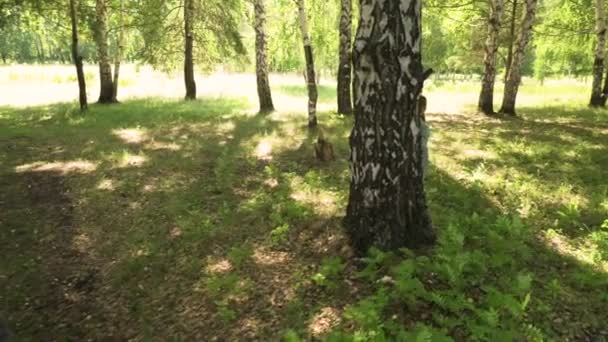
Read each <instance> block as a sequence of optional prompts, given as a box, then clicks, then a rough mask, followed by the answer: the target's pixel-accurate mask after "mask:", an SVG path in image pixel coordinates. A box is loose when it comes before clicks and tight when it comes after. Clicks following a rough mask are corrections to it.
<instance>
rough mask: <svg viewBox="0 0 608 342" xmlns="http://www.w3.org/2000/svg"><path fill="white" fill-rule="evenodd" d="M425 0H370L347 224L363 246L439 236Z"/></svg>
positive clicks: (364, 6) (358, 66)
mask: <svg viewBox="0 0 608 342" xmlns="http://www.w3.org/2000/svg"><path fill="white" fill-rule="evenodd" d="M421 2H422V1H421V0H384V1H378V0H376V1H365V2H362V3H361V7H360V23H359V28H358V30H357V35H356V39H355V47H354V49H353V61H354V71H355V72H354V75H355V79H354V96H355V126H354V128H353V130H352V133H351V136H350V146H351V157H350V170H351V185H350V197H349V200H348V208H347V212H346V218H345V220H344V224H345V228H346V231H347V232H348V234H349V237H350V239H351V243H352V244H353V246H354V248H355V250H356V251H357V252H359V253H365V252H366V251H367V249H368V248H369V247H370V246H372V245H375V246H378V247H380V248H386V249H396V248H399V247H403V246H409V247H416V246H419V245H421V244H425V243H430V242H433V241H434V239H435V234H434V232H433V228H432V224H431V219H430V216H429V214H428V208H427V204H426V195H425V191H424V177H423V172H424V170H423V158H422V156H423V152H422V125H423V121H422V117H421V115H420V112H419V111H418V101H419V98H420V94H421V92H422V88H423V84H424V80H425V79H426V78H427V77H428V76H429V75H430V70H429V71H426V72H423V66H422V61H421V42H420V40H421V38H422V32H421Z"/></svg>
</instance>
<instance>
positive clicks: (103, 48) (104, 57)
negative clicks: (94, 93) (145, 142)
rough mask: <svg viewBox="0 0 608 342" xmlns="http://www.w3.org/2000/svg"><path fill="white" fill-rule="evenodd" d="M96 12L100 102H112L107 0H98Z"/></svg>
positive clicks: (112, 87)
mask: <svg viewBox="0 0 608 342" xmlns="http://www.w3.org/2000/svg"><path fill="white" fill-rule="evenodd" d="M95 14H96V16H97V27H96V31H97V32H96V35H95V36H96V40H97V58H98V59H99V82H100V85H101V88H100V92H99V100H98V102H99V103H112V102H114V101H113V100H112V93H113V92H114V86H113V83H112V65H110V56H109V53H108V13H107V7H106V1H105V0H96V2H95Z"/></svg>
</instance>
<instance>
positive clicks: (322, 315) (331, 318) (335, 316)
mask: <svg viewBox="0 0 608 342" xmlns="http://www.w3.org/2000/svg"><path fill="white" fill-rule="evenodd" d="M340 316H341V313H340V310H338V309H336V308H332V307H324V308H322V309H321V311H320V312H319V313H317V314H316V315H315V316H314V317H313V318H312V320H311V322H310V324H309V325H308V332H309V333H310V334H311V335H312V336H315V337H319V336H321V335H323V334H327V333H329V332H331V331H332V330H333V329H334V328H336V327H337V326H338V325H339V324H340V322H341V318H340Z"/></svg>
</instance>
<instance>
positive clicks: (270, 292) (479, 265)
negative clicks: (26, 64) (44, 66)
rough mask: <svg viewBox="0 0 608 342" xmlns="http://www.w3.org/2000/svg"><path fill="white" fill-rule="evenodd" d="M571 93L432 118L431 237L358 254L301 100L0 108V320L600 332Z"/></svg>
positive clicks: (605, 286) (166, 336)
mask: <svg viewBox="0 0 608 342" xmlns="http://www.w3.org/2000/svg"><path fill="white" fill-rule="evenodd" d="M296 88H298V87H297V86H294V87H293V89H296ZM332 91H333V89H332ZM435 91H437V90H435ZM449 91H451V90H449ZM327 92H329V90H328V91H327ZM321 93H323V91H321ZM299 94H300V91H298V92H297V93H294V96H297V95H299ZM441 95H442V94H441V93H432V94H431V95H430V98H433V96H435V97H436V98H440V96H441ZM528 95H530V97H528V99H530V98H532V96H533V95H535V94H528ZM327 96H329V95H327ZM524 96H526V93H524ZM581 96H582V94H581ZM581 96H579V97H581ZM331 100H332V99H326V101H328V102H329V101H331ZM579 100H580V101H579V102H576V101H575V102H574V103H575V105H571V106H566V105H562V104H561V103H558V104H557V105H555V104H554V105H553V106H551V104H552V102H544V101H548V100H546V98H545V97H543V96H540V97H537V98H536V102H534V101H532V100H530V101H528V102H526V103H525V104H524V106H523V107H522V108H521V109H520V114H521V116H522V119H488V118H484V117H479V116H476V115H473V114H464V113H463V114H461V115H445V114H440V113H432V114H430V115H429V120H430V124H431V127H432V130H433V135H432V140H431V162H432V168H431V170H430V173H429V176H428V180H427V192H428V196H429V203H430V206H431V213H432V215H433V219H434V223H435V226H436V227H437V229H438V231H439V233H440V241H439V244H438V246H437V247H436V248H434V249H433V250H431V251H419V252H417V253H413V252H411V251H403V253H402V254H400V255H396V254H390V253H383V252H380V251H373V252H372V253H371V254H370V256H369V257H368V258H366V259H364V260H357V259H355V258H353V257H352V255H351V253H350V251H349V249H348V247H346V241H345V238H344V236H343V234H342V232H341V228H340V218H341V216H342V215H343V212H344V205H345V199H346V196H347V195H348V193H347V189H348V170H347V161H346V158H347V156H348V145H347V139H346V138H347V136H348V134H349V129H350V127H351V126H352V122H351V119H350V118H343V117H339V116H336V115H334V114H332V113H322V114H321V116H320V121H321V122H322V123H323V125H325V126H326V127H327V130H328V132H329V136H330V137H331V138H332V141H333V142H334V144H335V145H336V150H337V151H336V152H337V155H338V156H339V158H338V160H337V161H335V162H333V163H328V164H318V163H317V162H315V161H314V159H313V153H312V142H313V140H314V139H315V136H314V134H309V133H308V132H307V131H306V129H305V125H306V118H305V115H286V114H281V113H277V114H274V115H272V116H268V117H259V116H251V115H246V114H243V113H246V112H247V110H246V108H247V103H246V101H245V100H241V99H232V98H210V99H203V100H200V101H196V102H189V103H185V102H171V101H163V100H158V99H149V100H137V101H126V102H125V103H123V104H121V105H117V106H92V107H91V110H90V112H89V113H87V114H86V115H85V116H82V115H80V114H79V113H78V112H77V111H76V109H75V108H76V107H75V105H73V104H58V105H52V106H45V107H33V108H22V109H17V108H0V188H1V189H2V191H0V224H1V226H2V229H1V230H0V250H2V253H3V258H2V259H0V287H1V288H3V289H4V291H3V292H2V293H0V316H3V317H5V318H6V319H7V320H8V321H9V325H10V326H11V329H12V330H13V331H14V332H15V334H16V335H17V336H18V337H19V339H23V340H41V339H49V337H51V338H52V339H56V340H65V339H78V340H86V339H118V340H124V339H134V340H172V339H186V340H210V339H213V338H214V337H217V338H218V339H219V340H234V339H246V338H249V339H258V340H269V339H280V338H283V337H284V338H286V339H288V340H297V339H299V338H306V339H308V338H312V337H322V336H325V337H330V338H332V339H334V340H342V339H343V340H351V339H353V338H358V339H363V340H377V339H380V338H381V337H382V336H385V337H388V338H390V339H400V340H409V339H414V338H422V337H425V336H427V337H428V336H433V337H434V338H436V339H437V340H442V339H443V338H444V337H445V336H446V335H447V336H451V337H452V338H454V339H455V340H464V339H472V340H513V339H517V338H520V337H521V336H526V337H527V338H528V339H530V340H542V339H557V340H566V339H569V340H601V339H602V338H608V331H606V323H605V322H606V321H607V320H608V311H607V310H606V309H605V308H606V306H607V305H608V295H607V294H608V222H607V221H606V219H607V218H608V200H607V198H608V184H607V182H606V179H608V154H606V145H607V142H608V124H607V116H608V113H607V112H605V111H594V110H590V109H588V108H586V107H584V106H579V105H578V103H582V102H583V99H582V97H581V98H580V99H579ZM328 334H329V335H328Z"/></svg>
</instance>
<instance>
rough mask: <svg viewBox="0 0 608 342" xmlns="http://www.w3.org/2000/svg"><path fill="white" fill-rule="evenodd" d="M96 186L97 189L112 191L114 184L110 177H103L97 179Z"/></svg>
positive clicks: (114, 187)
mask: <svg viewBox="0 0 608 342" xmlns="http://www.w3.org/2000/svg"><path fill="white" fill-rule="evenodd" d="M96 188H97V189H98V190H106V191H114V190H115V189H116V186H115V184H114V181H113V180H112V179H107V178H104V179H102V180H101V181H99V183H97V187H96Z"/></svg>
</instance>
